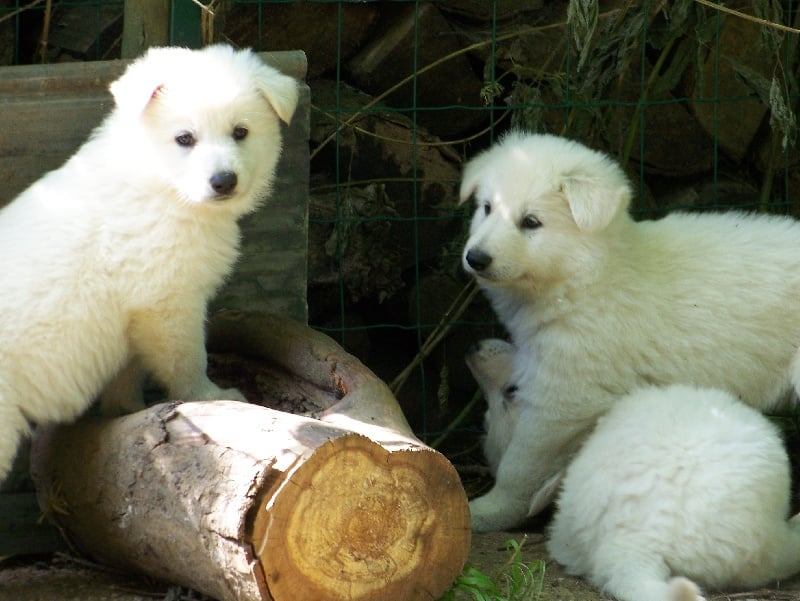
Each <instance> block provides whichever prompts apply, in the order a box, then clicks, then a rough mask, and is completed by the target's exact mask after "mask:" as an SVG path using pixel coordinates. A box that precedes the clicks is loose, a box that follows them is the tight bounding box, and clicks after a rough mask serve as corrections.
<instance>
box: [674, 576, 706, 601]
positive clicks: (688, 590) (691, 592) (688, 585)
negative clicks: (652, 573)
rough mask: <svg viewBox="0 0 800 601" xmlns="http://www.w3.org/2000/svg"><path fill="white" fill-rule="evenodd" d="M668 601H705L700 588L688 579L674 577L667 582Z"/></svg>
mask: <svg viewBox="0 0 800 601" xmlns="http://www.w3.org/2000/svg"><path fill="white" fill-rule="evenodd" d="M668 584H669V593H668V594H669V601H706V598H705V597H703V595H701V594H700V588H699V587H698V586H697V585H696V584H695V583H694V582H692V581H691V580H689V579H688V578H684V577H683V576H676V577H675V578H672V579H670V581H669V583H668Z"/></svg>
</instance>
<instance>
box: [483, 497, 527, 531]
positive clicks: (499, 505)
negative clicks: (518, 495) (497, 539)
mask: <svg viewBox="0 0 800 601" xmlns="http://www.w3.org/2000/svg"><path fill="white" fill-rule="evenodd" d="M493 493H494V491H492V492H489V493H488V494H486V495H484V496H482V497H478V498H477V499H473V500H472V501H470V503H469V512H470V519H471V523H472V531H473V532H495V531H498V530H507V529H508V528H513V527H514V526H518V525H519V524H520V523H521V522H522V521H523V520H524V519H525V516H526V514H527V509H528V508H527V505H526V504H525V503H524V502H515V501H514V500H512V499H508V498H504V497H503V496H502V495H498V494H493Z"/></svg>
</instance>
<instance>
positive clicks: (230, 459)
mask: <svg viewBox="0 0 800 601" xmlns="http://www.w3.org/2000/svg"><path fill="white" fill-rule="evenodd" d="M240 328H241V330H240ZM222 332H225V334H222ZM238 336H241V337H240V338H239V343H240V345H241V348H242V352H244V353H250V354H255V355H258V356H260V357H262V358H264V359H266V360H269V359H270V356H269V355H270V354H274V355H275V357H277V359H278V366H277V367H278V368H280V369H283V370H286V371H288V372H294V371H295V370H296V369H299V370H301V373H300V375H299V376H298V377H302V378H303V379H304V380H306V381H308V382H313V383H315V384H317V385H320V386H321V387H322V388H323V389H324V390H323V393H322V394H320V395H317V396H318V399H319V398H323V399H324V398H330V399H331V405H330V407H329V408H328V409H327V410H325V411H324V414H325V415H324V417H323V419H313V418H309V417H303V416H298V415H293V414H290V413H286V412H280V411H274V410H272V409H269V408H265V407H260V406H257V405H252V404H246V403H238V402H233V401H213V402H204V403H182V404H181V403H168V404H163V405H157V406H155V407H151V408H149V409H147V410H145V411H141V412H139V413H136V414H133V415H129V416H125V417H122V418H117V419H101V418H88V419H84V420H81V421H80V422H78V423H77V424H74V425H70V426H57V427H55V428H46V429H41V431H40V432H38V433H37V435H36V437H35V439H34V445H33V450H32V458H31V468H32V469H31V471H32V475H33V477H34V481H35V482H36V485H37V493H38V496H39V502H40V505H41V506H42V508H43V510H45V511H46V512H47V513H48V515H50V517H51V518H52V519H53V520H54V521H55V522H56V523H57V524H58V526H59V528H60V529H61V530H62V532H63V533H64V534H65V536H66V538H67V540H68V541H69V542H70V543H71V544H72V545H74V546H75V547H76V548H77V549H79V550H80V551H82V552H84V553H86V554H87V555H89V556H90V557H93V558H94V559H96V560H98V561H101V562H104V563H108V564H110V565H115V566H118V567H120V568H124V569H127V570H133V571H137V572H144V573H147V574H150V575H152V576H155V577H158V578H161V579H164V580H168V581H171V582H176V583H179V584H182V585H184V586H187V587H190V588H193V589H195V590H198V591H200V592H202V593H204V594H207V595H209V596H212V597H214V598H216V599H219V600H220V601H229V600H230V601H254V600H267V599H273V600H275V601H284V600H287V601H288V600H292V601H304V600H309V601H311V600H314V601H319V600H320V599H326V600H328V599H331V600H339V599H341V600H345V599H348V600H349V599H353V600H364V601H373V600H375V601H377V600H384V601H390V600H391V601H397V600H400V599H402V600H403V601H407V600H409V601H413V600H416V599H420V600H432V599H436V598H438V597H439V596H440V595H441V594H442V593H443V592H444V590H446V588H447V587H448V586H449V585H450V584H451V583H452V581H453V580H454V579H455V577H456V576H457V574H458V573H459V571H460V570H461V568H462V566H463V563H464V561H465V560H466V556H467V553H468V549H469V541H470V529H469V515H468V508H467V503H466V497H465V495H464V492H463V489H462V487H461V484H460V481H459V478H458V475H457V474H456V472H455V470H454V469H453V467H452V466H451V465H450V463H449V462H448V461H447V460H446V459H445V458H444V457H443V456H442V455H441V454H439V453H437V452H436V451H434V450H432V449H430V448H429V447H426V446H425V445H424V444H422V443H421V442H420V441H419V440H417V439H416V438H415V437H414V435H413V434H412V433H411V431H410V429H409V428H408V426H407V424H406V422H405V419H404V418H403V416H402V413H401V412H400V410H399V408H398V407H397V404H396V402H395V401H394V400H393V397H391V395H390V394H389V393H388V389H386V387H385V384H383V383H382V382H381V381H380V380H379V379H378V378H377V377H375V376H374V375H372V372H370V371H369V370H368V369H367V368H366V367H364V366H363V364H361V363H360V362H358V360H357V359H355V358H354V357H352V356H350V355H348V354H347V353H346V352H344V351H343V350H342V349H341V348H340V347H338V345H336V344H335V343H334V342H333V341H332V340H330V339H329V338H328V337H326V336H324V335H322V334H319V333H317V332H313V331H312V330H310V329H309V328H307V327H305V326H302V325H300V324H297V323H295V322H289V321H286V320H282V319H278V318H271V317H267V316H254V315H249V314H248V315H243V314H228V315H225V316H223V317H222V318H220V319H215V320H214V321H213V322H212V327H211V332H210V338H209V341H210V342H212V343H213V344H212V345H211V347H212V349H213V347H214V344H216V345H217V349H216V350H230V349H225V348H224V347H225V346H226V345H227V344H228V343H231V344H232V343H233V342H234V341H235V340H236V338H237V337H238ZM262 336H263V338H262ZM262 344H263V345H267V346H269V348H268V349H262V348H260V347H261V345H262ZM270 345H271V346H270ZM264 350H268V352H267V353H263V352H262V351H264ZM264 355H267V356H266V357H265V356H264ZM272 367H273V368H274V367H275V365H274V364H273V366H272Z"/></svg>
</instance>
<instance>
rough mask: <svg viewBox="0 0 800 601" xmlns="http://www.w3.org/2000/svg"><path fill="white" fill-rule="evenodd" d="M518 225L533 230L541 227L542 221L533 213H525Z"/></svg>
mask: <svg viewBox="0 0 800 601" xmlns="http://www.w3.org/2000/svg"><path fill="white" fill-rule="evenodd" d="M519 225H520V227H521V228H522V229H524V230H535V229H536V228H537V227H542V222H541V221H539V220H538V219H536V217H534V216H533V215H525V217H523V218H522V222H521V223H520V224H519Z"/></svg>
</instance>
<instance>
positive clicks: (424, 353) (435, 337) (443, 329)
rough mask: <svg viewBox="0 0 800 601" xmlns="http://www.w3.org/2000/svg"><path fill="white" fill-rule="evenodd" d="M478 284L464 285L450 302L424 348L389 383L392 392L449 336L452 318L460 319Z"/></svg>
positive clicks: (401, 385) (397, 389)
mask: <svg viewBox="0 0 800 601" xmlns="http://www.w3.org/2000/svg"><path fill="white" fill-rule="evenodd" d="M478 290H479V288H478V286H477V285H476V284H475V282H474V281H471V282H470V283H469V284H467V285H466V286H464V287H463V288H462V289H461V292H459V293H458V295H457V296H456V298H455V300H454V301H453V302H452V303H451V304H450V307H448V309H447V311H445V313H444V315H442V317H441V319H440V320H439V323H438V324H437V325H436V327H435V328H434V329H433V332H431V333H430V335H429V336H428V337H427V338H426V339H425V342H424V343H423V344H422V348H420V350H419V352H418V353H417V354H416V355H415V356H414V358H413V359H412V360H411V363H409V364H408V365H407V366H406V367H405V369H403V371H401V372H400V373H399V374H398V375H397V377H395V379H394V380H392V382H391V384H389V388H390V389H391V391H392V393H393V394H394V395H395V396H397V393H398V392H400V390H401V389H402V388H403V386H404V385H405V383H406V382H407V381H408V378H409V376H410V375H411V372H413V371H414V369H415V368H416V367H417V366H418V365H419V364H420V363H421V362H422V360H423V359H425V358H427V357H428V355H430V354H431V352H433V349H435V348H436V347H437V346H438V345H439V343H440V342H441V341H442V340H443V339H444V337H445V336H447V334H448V332H449V331H450V328H451V327H452V325H451V324H450V323H449V322H451V321H452V320H455V319H458V318H459V317H460V316H461V315H462V314H463V313H464V311H465V310H466V309H467V307H468V306H469V305H470V303H471V302H472V299H474V298H475V295H476V294H478Z"/></svg>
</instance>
